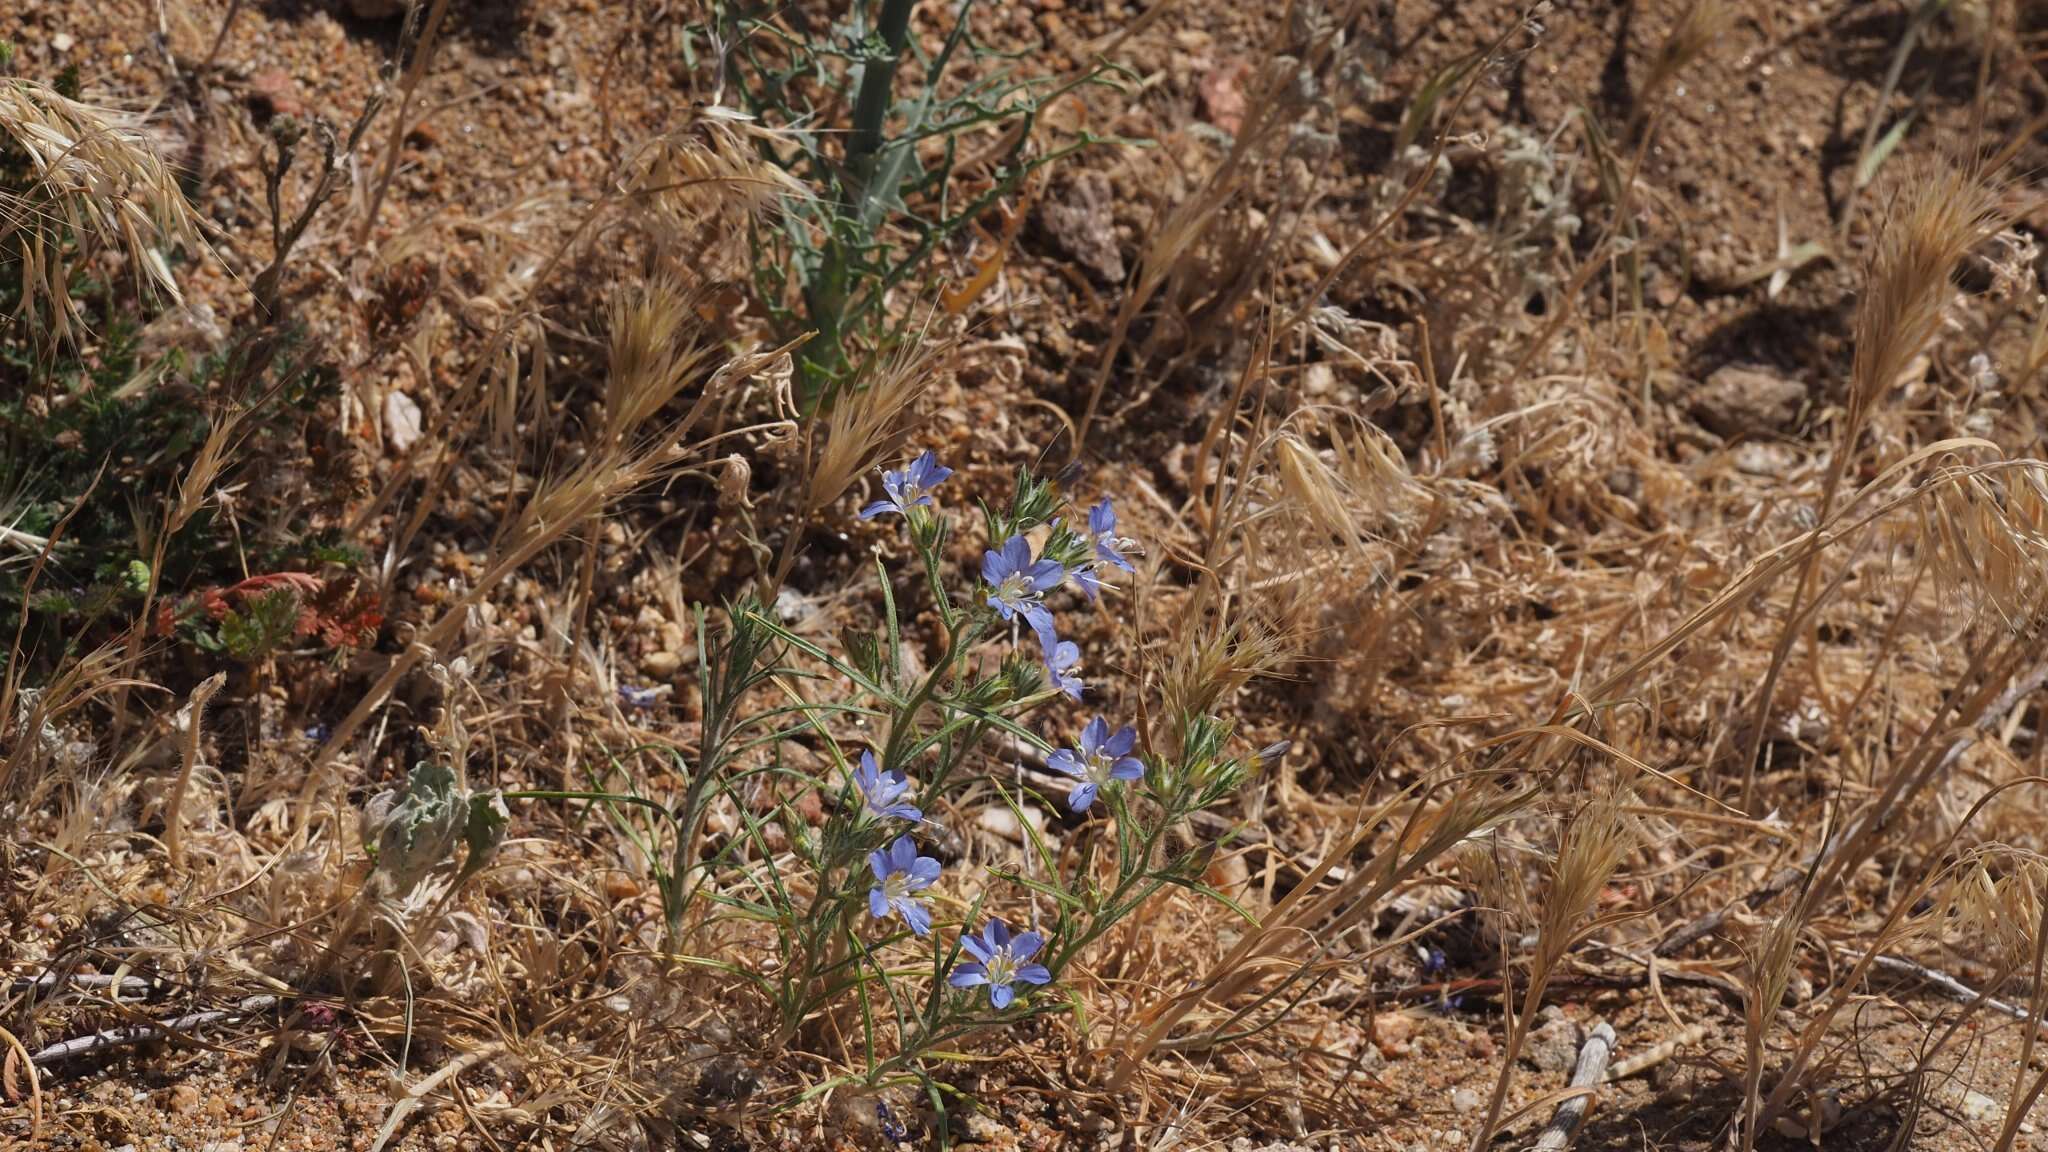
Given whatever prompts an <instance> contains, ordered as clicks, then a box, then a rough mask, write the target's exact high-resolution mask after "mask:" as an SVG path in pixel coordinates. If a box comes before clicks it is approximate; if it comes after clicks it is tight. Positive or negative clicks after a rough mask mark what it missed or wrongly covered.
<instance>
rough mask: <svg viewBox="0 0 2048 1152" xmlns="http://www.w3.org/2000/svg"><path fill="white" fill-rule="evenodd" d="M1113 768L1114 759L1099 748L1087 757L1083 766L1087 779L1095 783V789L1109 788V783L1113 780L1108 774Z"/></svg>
mask: <svg viewBox="0 0 2048 1152" xmlns="http://www.w3.org/2000/svg"><path fill="white" fill-rule="evenodd" d="M1115 766H1116V757H1113V756H1111V755H1110V754H1109V753H1107V752H1104V751H1103V750H1101V749H1100V748H1098V749H1096V750H1095V753H1094V754H1093V755H1091V756H1089V757H1088V762H1087V764H1085V765H1083V767H1084V768H1085V770H1086V771H1087V773H1088V779H1090V780H1093V781H1095V786H1096V787H1097V788H1107V787H1109V782H1110V781H1111V780H1112V779H1115V777H1112V776H1111V775H1110V774H1109V773H1110V770H1111V769H1112V768H1114V767H1115Z"/></svg>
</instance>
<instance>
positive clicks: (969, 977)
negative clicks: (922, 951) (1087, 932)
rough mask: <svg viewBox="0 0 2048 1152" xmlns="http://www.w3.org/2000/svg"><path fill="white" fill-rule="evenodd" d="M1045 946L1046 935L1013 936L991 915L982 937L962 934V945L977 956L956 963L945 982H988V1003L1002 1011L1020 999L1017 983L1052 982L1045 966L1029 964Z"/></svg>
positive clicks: (969, 984) (963, 985)
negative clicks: (970, 959)
mask: <svg viewBox="0 0 2048 1152" xmlns="http://www.w3.org/2000/svg"><path fill="white" fill-rule="evenodd" d="M1044 945H1045V937H1043V936H1040V935H1039V934H1038V933H1036V932H1024V933H1020V934H1019V935H1017V936H1016V937H1015V938H1012V937H1011V936H1010V926H1009V925H1008V924H1005V923H1003V922H1002V921H1001V920H997V919H993V918H991V919H990V920H989V922H988V925H987V926H986V927H984V928H983V929H982V930H981V935H980V936H978V937H977V936H972V935H969V936H962V937H960V946H961V947H962V948H965V949H966V950H967V951H968V952H969V953H970V954H972V955H973V956H974V959H973V960H972V961H967V962H964V963H960V964H956V965H954V966H953V971H952V973H951V974H950V975H948V976H947V977H946V983H948V984H951V985H952V986H953V987H955V988H973V987H977V986H979V985H982V984H986V985H988V1002H989V1004H990V1005H991V1006H993V1007H994V1008H995V1010H996V1011H998V1012H1000V1011H1002V1010H1003V1009H1005V1008H1008V1007H1009V1006H1010V1002H1011V1001H1013V1000H1015V999H1016V998H1017V990H1016V988H1015V985H1017V984H1020V983H1021V984H1050V983H1052V973H1051V972H1050V971H1048V970H1047V969H1046V967H1045V965H1043V964H1030V963H1026V961H1028V960H1030V959H1031V958H1032V957H1033V956H1035V955H1037V954H1038V950H1039V949H1040V948H1041V947H1043V946H1044Z"/></svg>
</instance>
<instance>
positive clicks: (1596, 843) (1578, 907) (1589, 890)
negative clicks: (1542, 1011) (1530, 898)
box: [1537, 795, 1636, 957]
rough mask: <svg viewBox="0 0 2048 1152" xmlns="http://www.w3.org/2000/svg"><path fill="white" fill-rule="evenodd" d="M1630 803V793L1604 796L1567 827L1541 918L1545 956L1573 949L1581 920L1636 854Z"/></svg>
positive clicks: (1541, 949) (1540, 940)
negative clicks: (1630, 856)
mask: <svg viewBox="0 0 2048 1152" xmlns="http://www.w3.org/2000/svg"><path fill="white" fill-rule="evenodd" d="M1628 801H1629V798H1628V797H1627V796H1626V795H1621V796H1605V797H1602V798H1600V799H1598V800H1595V801H1594V802H1593V803H1591V804H1589V805H1587V806H1586V807H1585V808H1584V809H1583V810H1581V811H1580V812H1579V813H1578V815H1577V816H1575V817H1573V818H1572V822H1571V823H1570V824H1569V825H1567V826H1566V827H1565V830H1564V843H1563V844H1561V845H1559V847H1558V850H1557V861H1556V863H1555V865H1554V866H1553V867H1552V869H1551V874H1550V891H1548V892H1547V893H1545V894H1544V898H1543V910H1542V914H1541V916H1540V917H1539V925H1540V926H1539V928H1538V933H1539V934H1538V936H1537V951H1538V952H1539V953H1542V954H1546V955H1548V954H1551V953H1552V952H1553V951H1554V950H1556V949H1568V948H1570V946H1571V943H1572V940H1573V939H1574V931H1575V928H1576V925H1577V924H1578V923H1579V920H1580V918H1581V917H1582V916H1584V915H1586V913H1587V912H1588V911H1590V910H1591V909H1593V907H1594V906H1595V904H1596V903H1597V902H1598V900H1599V898H1600V893H1601V892H1602V891H1603V890H1604V889H1605V888H1606V887H1607V884H1608V881H1610V880H1612V879H1614V873H1615V871H1616V870H1617V869H1619V868H1620V867H1621V862H1622V861H1623V860H1626V859H1627V858H1628V856H1629V854H1630V853H1631V852H1634V851H1635V848H1636V827H1635V824H1634V822H1633V821H1632V820H1631V819H1630V818H1629V816H1628V812H1627V804H1628ZM1555 954H1556V955H1557V956H1560V957H1561V956H1562V955H1563V953H1562V952H1556V953H1555Z"/></svg>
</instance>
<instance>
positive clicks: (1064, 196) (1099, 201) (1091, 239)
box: [1038, 168, 1124, 284]
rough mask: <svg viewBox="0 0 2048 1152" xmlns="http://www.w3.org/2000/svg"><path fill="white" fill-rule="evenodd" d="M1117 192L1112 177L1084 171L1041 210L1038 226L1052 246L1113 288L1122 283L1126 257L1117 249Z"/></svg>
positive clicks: (1040, 207)
mask: <svg viewBox="0 0 2048 1152" xmlns="http://www.w3.org/2000/svg"><path fill="white" fill-rule="evenodd" d="M1115 199H1116V192H1115V190H1114V189H1113V188H1111V187H1110V183H1109V177H1108V176H1106V175H1104V174H1103V173H1101V172H1098V171H1096V170H1095V169H1092V168H1090V169H1084V170H1083V171H1081V172H1080V173H1078V174H1077V175H1076V176H1075V177H1074V179H1072V180H1070V181H1068V182H1067V186H1066V190H1065V191H1064V192H1062V193H1061V194H1060V196H1059V197H1058V198H1057V199H1051V200H1047V201H1045V202H1044V203H1042V204H1041V205H1039V209H1038V222H1039V224H1040V225H1041V226H1042V227H1043V228H1044V229H1045V232H1046V235H1047V236H1049V237H1051V239H1052V242H1053V246H1054V247H1056V248H1058V249H1059V250H1060V251H1061V252H1063V253H1065V254H1066V255H1067V256H1069V257H1071V258H1073V259H1074V260H1075V261H1077V262H1078V263H1079V264H1080V265H1081V266H1082V267H1083V268H1086V269H1088V270H1089V271H1090V272H1093V273H1095V275H1096V276H1097V277H1099V278H1101V279H1102V280H1105V281H1107V282H1109V283H1111V284H1118V283H1122V282H1123V278H1124V256H1123V252H1122V251H1121V250H1119V249H1118V248H1117V243H1116V226H1115V220H1114V218H1113V217H1112V214H1111V213H1112V209H1113V206H1114V204H1115Z"/></svg>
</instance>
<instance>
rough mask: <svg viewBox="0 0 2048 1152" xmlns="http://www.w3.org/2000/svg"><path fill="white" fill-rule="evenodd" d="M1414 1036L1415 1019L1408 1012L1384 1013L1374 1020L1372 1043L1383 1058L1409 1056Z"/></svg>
mask: <svg viewBox="0 0 2048 1152" xmlns="http://www.w3.org/2000/svg"><path fill="white" fill-rule="evenodd" d="M1414 1035H1415V1017H1413V1016H1410V1015H1408V1014H1407V1013H1406V1012H1382V1013H1380V1014H1379V1015H1377V1016H1375V1017H1373V1018H1372V1042H1373V1044H1374V1045H1376V1046H1377V1047H1378V1048H1379V1050H1380V1055H1382V1056H1386V1057H1389V1058H1392V1057H1395V1056H1405V1055H1407V1054H1408V1048H1409V1046H1408V1041H1409V1039H1410V1038H1411V1037H1413V1036H1414Z"/></svg>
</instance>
